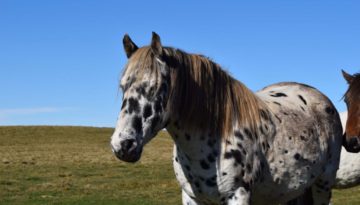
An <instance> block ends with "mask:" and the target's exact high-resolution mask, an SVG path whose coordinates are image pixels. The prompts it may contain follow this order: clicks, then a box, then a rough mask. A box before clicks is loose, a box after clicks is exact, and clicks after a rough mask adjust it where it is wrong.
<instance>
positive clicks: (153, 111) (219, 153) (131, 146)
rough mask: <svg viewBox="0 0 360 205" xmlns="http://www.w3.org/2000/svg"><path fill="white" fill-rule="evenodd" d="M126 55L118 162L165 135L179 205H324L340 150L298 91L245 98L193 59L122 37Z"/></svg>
mask: <svg viewBox="0 0 360 205" xmlns="http://www.w3.org/2000/svg"><path fill="white" fill-rule="evenodd" d="M123 43H124V47H125V51H126V55H127V57H128V58H129V60H128V63H127V65H126V67H125V69H124V72H123V75H122V78H121V82H120V85H121V88H122V90H123V104H122V108H121V111H120V114H119V118H118V122H117V125H116V129H115V131H114V134H113V135H112V137H111V146H112V151H113V152H114V153H115V155H116V156H117V157H118V158H119V159H120V160H123V161H126V162H136V161H138V160H139V159H140V156H141V153H142V150H143V146H144V145H145V144H146V143H147V142H149V141H150V140H151V139H152V138H153V137H155V136H156V133H157V132H158V131H159V130H161V129H163V128H166V129H167V130H168V132H169V133H170V135H171V137H172V138H173V140H174V142H175V146H174V158H173V164H174V169H175V175H176V178H177V180H178V181H179V183H180V185H181V189H182V200H183V204H185V205H197V204H204V205H210V204H228V205H233V204H238V205H239V204H240V205H247V204H279V203H286V202H287V201H289V200H291V199H294V198H296V197H300V196H302V195H303V194H304V193H306V194H307V195H309V194H310V196H311V197H312V198H311V199H312V201H313V203H314V204H319V205H320V204H328V203H329V200H330V196H331V187H332V186H333V184H334V182H335V175H336V170H337V169H338V165H339V158H340V149H341V144H342V128H341V123H340V119H339V115H338V113H337V111H336V109H335V107H334V106H333V104H332V103H331V102H330V100H329V99H328V98H327V97H325V96H324V95H323V94H321V93H320V92H319V91H317V90H316V89H315V88H312V87H310V86H307V85H303V84H299V83H293V82H287V83H278V84H274V85H271V86H268V87H266V88H264V89H263V90H261V91H259V92H257V93H253V92H251V91H250V90H249V89H248V88H246V86H245V85H243V84H242V83H241V82H239V81H237V80H235V79H234V78H232V77H231V76H230V75H229V74H228V73H226V72H225V71H223V70H222V69H221V67H220V66H219V65H218V64H216V63H214V62H213V61H211V60H209V59H208V58H206V57H204V56H202V55H196V54H188V53H186V52H184V51H181V50H179V49H176V48H172V47H163V46H162V45H161V42H160V37H159V36H158V35H157V34H155V33H153V37H152V41H151V45H150V46H145V47H142V48H138V47H137V46H136V45H135V43H133V41H132V40H131V39H130V37H129V36H128V35H125V37H124V39H123Z"/></svg>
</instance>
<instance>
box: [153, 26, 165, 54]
mask: <svg viewBox="0 0 360 205" xmlns="http://www.w3.org/2000/svg"><path fill="white" fill-rule="evenodd" d="M151 50H152V52H153V53H154V54H155V56H161V55H162V50H163V49H162V45H161V42H160V36H159V35H158V34H157V33H155V32H152V39H151Z"/></svg>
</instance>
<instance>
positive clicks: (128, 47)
mask: <svg viewBox="0 0 360 205" xmlns="http://www.w3.org/2000/svg"><path fill="white" fill-rule="evenodd" d="M123 44H124V49H125V53H126V56H127V57H128V58H130V57H131V55H132V54H133V53H135V51H136V50H137V49H138V47H137V45H136V44H135V43H134V42H133V41H132V40H131V38H130V36H129V35H128V34H125V35H124V38H123Z"/></svg>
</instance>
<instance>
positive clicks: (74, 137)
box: [0, 126, 360, 205]
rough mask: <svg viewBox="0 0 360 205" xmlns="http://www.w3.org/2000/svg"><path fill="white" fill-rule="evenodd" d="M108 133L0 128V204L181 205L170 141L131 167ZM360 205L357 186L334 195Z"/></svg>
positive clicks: (162, 137)
mask: <svg viewBox="0 0 360 205" xmlns="http://www.w3.org/2000/svg"><path fill="white" fill-rule="evenodd" d="M112 132H113V129H110V128H92V127H52V126H45V127H41V126H34V127H15V126H14V127H0V204H127V205H136V204H144V205H158V204H159V205H161V204H168V205H169V204H170V205H171V204H181V193H180V188H179V186H178V184H177V181H176V180H175V176H174V173H173V169H172V162H171V156H172V145H173V143H172V141H171V139H170V137H169V136H168V135H167V133H166V132H160V133H159V134H158V135H159V136H157V137H156V138H155V139H154V140H153V141H152V142H151V143H150V144H149V145H147V146H146V147H145V149H144V153H143V155H142V159H141V160H140V161H139V162H138V163H136V164H128V163H124V162H120V161H119V160H117V159H116V158H115V157H114V155H113V154H112V153H111V150H110V147H109V140H110V136H111V134H112ZM333 204H335V205H336V204H339V205H340V204H341V205H355V204H360V187H355V188H352V189H347V190H335V191H334V192H333Z"/></svg>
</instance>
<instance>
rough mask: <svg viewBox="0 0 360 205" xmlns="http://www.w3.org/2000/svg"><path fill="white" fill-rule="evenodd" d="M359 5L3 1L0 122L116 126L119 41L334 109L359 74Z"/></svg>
mask: <svg viewBox="0 0 360 205" xmlns="http://www.w3.org/2000/svg"><path fill="white" fill-rule="evenodd" d="M359 11H360V1H357V0H354V1H350V0H347V1H336V2H335V1H329V0H327V1H285V0H277V1H229V2H228V1H216V2H215V1H209V0H208V1H190V0H182V1H176V2H175V1H156V0H152V1H133V0H128V1H110V0H107V1H89V0H76V1H74V0H71V1H70V0H69V1H66V0H62V1H48V0H34V1H26V0H23V1H18V0H0V71H1V72H0V125H89V126H108V127H113V126H114V125H115V122H116V118H117V115H118V112H119V109H120V105H121V93H118V80H119V75H120V73H121V70H122V68H123V66H124V65H125V63H126V60H127V59H126V57H125V54H124V51H123V47H122V37H123V35H124V34H125V33H129V34H130V36H131V37H132V39H133V40H134V41H135V42H136V43H137V44H138V45H140V46H141V45H147V44H149V42H150V38H151V32H152V31H156V32H157V33H158V34H159V35H160V36H161V39H162V42H163V44H164V45H168V46H174V47H177V48H181V49H183V50H185V51H188V52H195V53H201V54H204V55H206V56H209V57H210V58H212V59H213V60H214V61H216V62H218V63H220V64H221V65H222V66H223V67H224V68H225V69H226V70H228V71H229V72H230V73H231V74H232V75H234V76H235V77H236V78H237V79H239V80H240V81H242V82H243V83H245V84H246V85H247V86H248V87H249V88H250V89H252V90H254V91H255V90H258V89H261V88H262V87H264V86H266V85H269V84H271V83H276V82H280V81H297V82H302V83H306V84H309V85H312V86H314V87H316V88H318V89H319V90H320V91H322V92H323V93H325V94H326V95H327V96H329V97H330V99H331V100H332V101H333V103H334V104H335V105H336V107H337V108H338V109H339V111H343V110H345V105H344V103H343V102H342V100H341V97H342V95H343V94H344V92H345V90H346V87H347V86H346V83H345V81H344V80H343V78H342V76H341V69H345V70H346V71H348V72H349V73H355V72H359V71H360V23H359V20H360V12H359Z"/></svg>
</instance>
